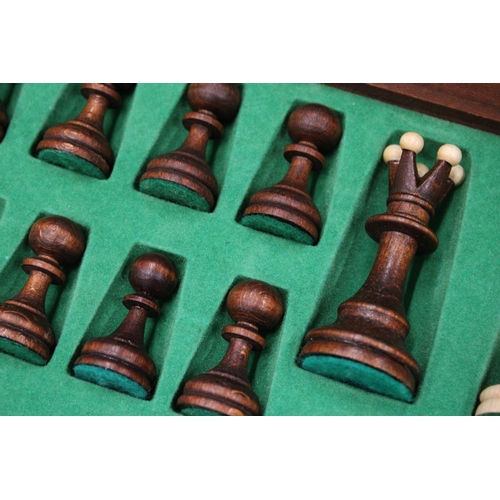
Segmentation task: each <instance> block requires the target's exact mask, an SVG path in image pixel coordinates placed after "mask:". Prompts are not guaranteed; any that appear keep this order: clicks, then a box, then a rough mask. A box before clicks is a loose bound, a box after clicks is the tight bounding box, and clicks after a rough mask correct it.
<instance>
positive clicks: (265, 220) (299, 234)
mask: <svg viewBox="0 0 500 500" xmlns="http://www.w3.org/2000/svg"><path fill="white" fill-rule="evenodd" d="M241 223H242V224H243V225H244V226H246V227H250V228H252V229H256V230H258V231H263V232H265V233H270V234H274V235H276V236H281V237H282V238H286V239H288V240H293V241H298V242H299V243H305V244H306V245H312V244H313V243H314V240H313V239H312V238H311V236H309V234H307V233H306V232H305V231H302V230H301V229H299V228H298V227H296V226H294V225H293V224H288V223H286V222H284V221H282V220H279V219H276V218H274V217H270V216H269V215H262V214H250V215H245V217H243V218H242V219H241Z"/></svg>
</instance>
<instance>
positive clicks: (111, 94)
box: [36, 83, 130, 179]
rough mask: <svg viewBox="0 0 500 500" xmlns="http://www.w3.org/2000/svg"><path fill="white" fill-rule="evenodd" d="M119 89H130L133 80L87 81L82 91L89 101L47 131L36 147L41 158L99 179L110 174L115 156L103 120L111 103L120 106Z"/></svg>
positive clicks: (113, 106)
mask: <svg viewBox="0 0 500 500" xmlns="http://www.w3.org/2000/svg"><path fill="white" fill-rule="evenodd" d="M119 90H121V91H128V90H130V84H117V83H84V84H83V85H82V88H81V93H82V94H83V96H84V97H85V98H86V99H87V103H86V105H85V107H84V108H83V110H82V112H81V113H80V114H79V115H78V116H77V117H76V118H75V119H74V120H68V121H67V122H65V123H62V124H59V125H55V126H53V127H50V128H49V129H47V130H46V131H45V133H44V135H43V139H42V140H41V141H40V142H39V143H38V146H37V148H36V154H37V156H38V158H40V160H43V161H46V162H48V163H52V164H53V165H58V166H60V167H63V168H67V169H69V170H73V171H75V172H79V173H81V174H85V175H89V176H91V177H96V178H98V179H105V178H107V177H109V175H110V173H111V169H112V168H113V163H114V161H115V157H114V154H113V150H112V149H111V146H110V145H109V142H108V139H107V138H106V136H105V135H104V131H103V122H104V116H105V114H106V111H107V109H108V108H109V107H111V108H118V107H120V105H121V102H122V98H121V96H120V93H119Z"/></svg>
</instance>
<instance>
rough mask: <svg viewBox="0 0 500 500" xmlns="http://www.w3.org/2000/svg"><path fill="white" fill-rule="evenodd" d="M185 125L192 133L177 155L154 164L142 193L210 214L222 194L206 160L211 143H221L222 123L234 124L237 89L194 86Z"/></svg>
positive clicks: (224, 85) (217, 85) (143, 182)
mask: <svg viewBox="0 0 500 500" xmlns="http://www.w3.org/2000/svg"><path fill="white" fill-rule="evenodd" d="M187 99H188V103H189V105H190V106H191V109H193V112H189V113H186V114H185V115H184V118H183V120H182V124H183V125H184V127H185V128H186V129H187V130H188V131H189V134H188V136H187V138H186V140H185V141H184V143H183V144H182V145H181V146H180V147H179V148H178V149H176V150H175V151H172V152H170V153H167V154H164V155H161V156H158V157H157V158H154V159H153V160H151V161H150V162H149V163H148V165H147V167H146V172H145V173H144V175H143V176H142V177H141V180H140V190H141V191H142V192H143V193H147V194H149V195H151V196H155V197H157V198H162V199H165V200H168V201H172V202H174V203H178V204H179V205H184V206H187V207H191V208H194V209H196V210H201V211H204V212H211V211H212V210H213V209H214V207H215V202H216V200H217V196H218V193H219V188H218V186H217V181H216V179H215V176H214V174H213V173H212V171H211V169H210V167H209V165H208V163H207V160H206V149H207V145H208V141H209V140H218V139H220V137H221V136H222V134H223V132H224V127H223V123H226V122H229V121H231V120H232V119H233V118H234V116H235V115H236V113H237V112H238V109H239V107H240V103H241V94H240V91H239V88H238V86H237V85H235V84H232V83H191V84H190V85H189V88H188V95H187Z"/></svg>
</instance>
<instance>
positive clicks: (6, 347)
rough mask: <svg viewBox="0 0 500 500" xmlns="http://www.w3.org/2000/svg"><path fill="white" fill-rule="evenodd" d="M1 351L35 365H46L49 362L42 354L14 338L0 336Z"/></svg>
mask: <svg viewBox="0 0 500 500" xmlns="http://www.w3.org/2000/svg"><path fill="white" fill-rule="evenodd" d="M0 351H2V352H5V353H7V354H10V355H11V356H14V357H16V358H18V359H22V360H23V361H28V363H33V364H35V365H45V364H46V363H47V360H46V359H44V358H42V356H40V355H39V354H37V353H36V352H34V351H32V350H31V349H28V348H27V347H25V346H24V345H22V344H19V343H18V342H14V341H13V340H9V339H4V338H0Z"/></svg>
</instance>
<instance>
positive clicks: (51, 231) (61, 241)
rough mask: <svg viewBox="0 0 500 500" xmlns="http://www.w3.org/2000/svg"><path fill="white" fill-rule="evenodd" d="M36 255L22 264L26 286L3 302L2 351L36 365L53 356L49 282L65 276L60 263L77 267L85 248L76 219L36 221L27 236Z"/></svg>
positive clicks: (57, 282) (0, 319) (0, 318)
mask: <svg viewBox="0 0 500 500" xmlns="http://www.w3.org/2000/svg"><path fill="white" fill-rule="evenodd" d="M28 241H29V245H30V247H31V248H32V249H33V251H34V252H35V254H36V255H37V257H28V258H26V259H24V261H23V263H22V268H23V270H24V271H25V272H26V273H28V274H29V278H28V281H27V282H26V284H25V286H24V287H23V289H22V290H21V291H20V292H19V293H18V294H17V295H16V296H15V297H14V298H12V299H9V300H7V301H5V302H4V303H3V304H1V305H0V350H3V351H4V352H7V353H9V354H12V355H14V356H16V357H18V358H21V359H24V360H26V361H29V362H31V363H35V364H39V365H42V364H45V363H47V361H48V360H49V359H50V357H51V356H52V353H53V351H54V347H55V344H56V339H55V336H54V332H53V330H52V326H51V325H50V322H49V319H48V318H47V315H46V313H45V298H46V295H47V291H48V288H49V286H50V284H54V285H60V284H61V283H63V282H64V281H65V279H66V275H65V273H64V271H63V270H62V269H61V266H68V267H69V266H74V265H76V264H77V262H78V261H79V260H80V259H81V257H82V255H83V252H84V251H85V245H86V237H85V234H84V232H83V230H82V229H81V228H80V226H78V225H77V224H75V223H74V222H73V221H71V220H69V219H67V218H65V217H61V216H55V215H51V216H48V217H43V218H42V219H39V220H38V221H36V222H35V224H33V226H32V227H31V229H30V232H29V237H28Z"/></svg>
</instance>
